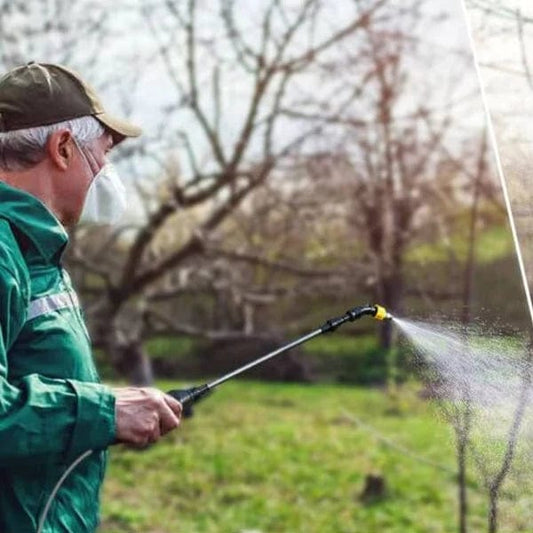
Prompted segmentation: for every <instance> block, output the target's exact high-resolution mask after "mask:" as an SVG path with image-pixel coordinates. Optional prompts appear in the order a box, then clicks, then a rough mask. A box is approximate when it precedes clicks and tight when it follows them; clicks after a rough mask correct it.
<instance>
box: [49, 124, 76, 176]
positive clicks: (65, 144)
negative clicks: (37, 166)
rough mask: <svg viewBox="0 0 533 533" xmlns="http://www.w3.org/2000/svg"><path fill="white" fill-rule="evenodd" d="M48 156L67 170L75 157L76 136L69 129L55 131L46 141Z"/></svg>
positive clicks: (59, 166)
mask: <svg viewBox="0 0 533 533" xmlns="http://www.w3.org/2000/svg"><path fill="white" fill-rule="evenodd" d="M46 151H47V153H48V157H50V160H51V161H52V162H53V164H54V165H55V166H56V167H58V168H59V169H61V170H67V169H68V168H69V166H70V165H71V164H72V160H73V158H74V137H73V136H72V133H70V131H69V130H58V131H54V132H53V133H52V134H51V135H50V137H48V142H47V143H46Z"/></svg>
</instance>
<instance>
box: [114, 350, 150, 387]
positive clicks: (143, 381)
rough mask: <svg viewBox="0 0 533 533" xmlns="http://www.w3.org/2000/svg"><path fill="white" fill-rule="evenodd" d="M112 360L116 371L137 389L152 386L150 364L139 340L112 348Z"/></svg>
mask: <svg viewBox="0 0 533 533" xmlns="http://www.w3.org/2000/svg"><path fill="white" fill-rule="evenodd" d="M112 360H113V362H114V366H115V368H116V369H117V371H118V372H119V373H120V374H121V375H123V376H125V377H126V379H127V380H128V381H129V382H130V383H131V384H132V385H136V386H138V387H148V386H152V385H153V383H154V375H153V371H152V362H151V360H150V358H149V357H148V354H147V353H146V351H145V350H144V347H143V344H142V341H141V340H135V341H131V342H128V343H127V344H121V345H118V346H115V347H114V348H113V356H112Z"/></svg>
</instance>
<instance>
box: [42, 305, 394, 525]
mask: <svg viewBox="0 0 533 533" xmlns="http://www.w3.org/2000/svg"><path fill="white" fill-rule="evenodd" d="M363 316H371V317H373V318H375V319H377V320H390V319H392V315H391V314H390V313H388V312H387V310H386V309H385V308H384V307H381V306H380V305H361V306H358V307H354V308H353V309H350V310H348V311H346V313H345V314H344V315H342V316H340V317H338V318H331V319H330V320H327V321H326V322H325V323H324V324H323V325H322V326H321V327H320V328H318V329H316V330H314V331H312V332H311V333H308V334H307V335H304V336H303V337H300V338H298V339H296V340H294V341H292V342H289V343H288V344H286V345H285V346H282V347H281V348H278V349H276V350H274V351H272V352H270V353H267V354H266V355H264V356H263V357H260V358H259V359H255V360H254V361H252V362H250V363H248V364H246V365H244V366H241V367H239V368H237V369H236V370H233V371H232V372H229V373H228V374H225V375H223V376H222V377H220V378H218V379H215V380H214V381H211V382H210V383H205V384H204V385H199V386H197V387H191V388H189V389H175V390H171V391H169V392H168V394H169V395H171V396H173V397H174V398H176V399H177V400H178V401H179V402H180V403H181V404H182V406H183V408H184V410H186V409H190V408H191V406H192V405H193V404H194V403H195V402H197V401H198V400H200V399H201V398H203V397H204V396H205V395H206V394H208V393H209V392H210V391H211V390H213V389H214V388H216V387H218V386H219V385H221V384H222V383H225V382H226V381H228V380H229V379H232V378H234V377H236V376H238V375H239V374H242V373H243V372H246V371H247V370H249V369H250V368H253V367H255V366H257V365H260V364H261V363H264V362H265V361H268V360H269V359H272V358H273V357H276V356H277V355H280V354H282V353H284V352H286V351H288V350H290V349H291V348H294V347H295V346H298V345H300V344H303V343H304V342H307V341H308V340H310V339H312V338H314V337H318V335H322V334H323V333H330V332H332V331H335V330H336V329H337V328H338V327H339V326H341V325H342V324H344V323H345V322H353V321H354V320H358V319H359V318H361V317H363ZM91 453H92V450H87V451H86V452H84V453H82V454H81V455H80V456H79V457H78V458H76V460H75V461H74V462H73V463H72V464H71V465H70V466H69V467H68V468H67V470H65V472H64V473H63V475H62V476H61V478H60V479H59V481H58V482H57V483H56V485H55V487H54V489H53V490H52V492H51V493H50V496H49V498H48V500H47V502H46V505H45V507H44V510H43V512H42V513H41V516H40V518H39V524H38V526H37V533H42V531H43V528H44V524H45V522H46V517H47V515H48V511H49V510H50V506H51V504H52V501H53V499H54V497H55V495H56V494H57V492H58V490H59V488H60V487H61V485H62V484H63V482H64V481H65V479H66V478H67V477H68V476H69V474H70V473H71V472H72V471H73V470H74V468H76V466H78V464H79V463H81V462H82V461H83V460H84V459H85V458H86V457H88V456H89V455H91Z"/></svg>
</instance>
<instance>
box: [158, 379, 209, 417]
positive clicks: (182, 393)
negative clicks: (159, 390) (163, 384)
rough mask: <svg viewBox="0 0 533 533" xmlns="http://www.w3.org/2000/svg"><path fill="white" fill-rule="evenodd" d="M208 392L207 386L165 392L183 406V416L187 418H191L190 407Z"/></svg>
mask: <svg viewBox="0 0 533 533" xmlns="http://www.w3.org/2000/svg"><path fill="white" fill-rule="evenodd" d="M209 392H210V389H209V386H208V385H200V386H199V387H191V388H190V389H173V390H170V391H168V392H167V394H168V395H169V396H172V397H173V398H175V399H176V400H178V402H180V403H181V405H182V406H183V416H184V417H185V418H189V417H191V416H192V414H193V412H192V405H193V403H195V402H197V401H198V400H200V399H201V398H203V397H204V396H205V395H206V394H208V393H209Z"/></svg>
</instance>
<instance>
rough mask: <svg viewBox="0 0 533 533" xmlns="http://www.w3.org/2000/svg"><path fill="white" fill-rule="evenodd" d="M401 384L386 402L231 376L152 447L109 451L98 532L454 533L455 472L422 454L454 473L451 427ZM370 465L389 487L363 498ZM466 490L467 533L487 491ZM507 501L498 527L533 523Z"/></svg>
mask: <svg viewBox="0 0 533 533" xmlns="http://www.w3.org/2000/svg"><path fill="white" fill-rule="evenodd" d="M173 385H174V384H168V383H162V384H160V386H161V387H162V388H168V387H170V386H173ZM405 390H407V392H403V393H402V395H401V396H400V398H399V400H396V401H395V402H394V403H392V402H391V400H390V398H389V397H388V396H387V395H386V394H384V393H383V392H382V391H380V390H378V389H368V388H350V387H342V386H325V385H313V386H304V385H282V384H265V383H255V382H231V383H228V384H226V385H225V386H224V387H222V388H221V389H220V390H218V391H217V392H216V393H215V394H214V395H213V396H212V397H210V398H208V399H207V400H206V401H205V402H204V403H203V404H200V405H199V406H198V408H197V413H196V415H195V417H194V418H192V419H189V420H186V421H184V423H183V425H182V427H181V428H180V429H179V430H178V431H177V432H175V433H173V434H171V435H168V436H167V437H166V438H165V439H164V440H163V441H162V442H161V443H159V444H158V445H156V446H154V447H153V448H151V449H149V450H147V451H143V452H139V451H132V450H125V449H123V448H116V449H113V451H112V453H111V464H110V468H109V471H108V475H107V480H106V483H105V486H104V493H103V498H102V500H103V502H102V503H103V524H102V527H101V530H100V531H103V532H106V533H112V532H143V533H163V532H165V533H166V532H169V533H170V532H172V533H196V532H198V533H203V532H205V533H208V532H212V533H215V532H216V533H226V532H227V533H230V532H234V533H245V532H247V533H252V532H254V533H259V532H261V533H267V532H269V533H270V532H287V533H289V532H291V533H292V532H295V533H296V532H302V533H304V532H305V533H342V532H346V533H356V532H361V533H372V532H388V533H417V532H420V533H422V532H424V533H428V532H434V533H438V532H451V531H456V527H455V522H456V518H455V490H456V489H455V484H454V476H453V473H450V472H446V471H443V470H440V469H439V468H437V467H436V466H434V465H430V464H427V463H426V462H424V461H425V460H428V461H430V462H434V463H437V464H438V465H442V466H444V467H447V468H449V469H450V470H451V471H452V472H453V470H454V458H453V457H454V456H453V443H452V439H451V433H450V430H449V428H448V426H447V424H446V423H445V422H443V421H442V420H441V419H440V417H439V416H438V415H437V413H436V412H435V410H434V409H433V408H432V406H431V405H429V404H428V403H426V402H423V401H421V400H419V399H418V398H417V397H416V395H415V394H414V390H413V388H412V387H406V388H405ZM352 415H353V416H355V417H357V418H358V419H360V420H364V421H365V422H366V423H367V424H369V425H370V426H371V427H370V428H369V427H367V426H365V427H362V426H360V425H358V424H357V423H356V422H354V419H353V418H352ZM383 437H385V439H387V440H383ZM391 443H392V446H391ZM398 447H399V448H398ZM401 447H405V448H406V449H408V450H409V452H408V453H407V452H406V451H405V450H403V449H401ZM417 457H421V458H424V459H423V460H422V459H420V458H417ZM370 473H378V474H382V475H383V476H384V477H385V480H386V484H387V492H386V495H385V496H384V497H383V498H381V499H378V500H376V501H367V502H363V501H361V499H360V494H361V491H362V489H363V486H364V479H365V476H366V475H367V474H370ZM470 494H471V518H470V525H471V528H472V531H473V532H477V531H484V530H486V527H485V517H484V515H485V504H484V500H485V499H484V496H483V494H482V493H481V492H479V490H478V489H476V488H475V484H474V486H473V488H472V489H471V491H470ZM511 504H512V505H513V507H516V509H519V512H515V511H516V509H515V511H513V516H512V518H509V519H506V521H505V527H502V529H501V530H500V531H505V532H510V531H532V529H527V525H525V524H527V521H526V520H525V518H524V517H522V518H521V517H520V515H521V514H525V515H526V516H527V515H529V511H527V506H525V505H524V502H522V507H523V508H520V507H519V506H518V503H517V502H515V504H516V505H515V504H513V502H511Z"/></svg>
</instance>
